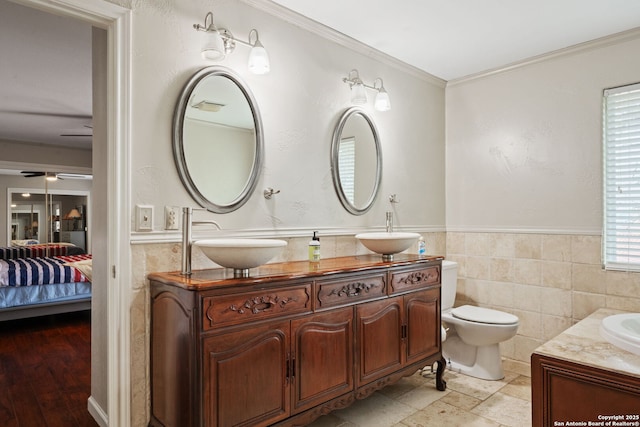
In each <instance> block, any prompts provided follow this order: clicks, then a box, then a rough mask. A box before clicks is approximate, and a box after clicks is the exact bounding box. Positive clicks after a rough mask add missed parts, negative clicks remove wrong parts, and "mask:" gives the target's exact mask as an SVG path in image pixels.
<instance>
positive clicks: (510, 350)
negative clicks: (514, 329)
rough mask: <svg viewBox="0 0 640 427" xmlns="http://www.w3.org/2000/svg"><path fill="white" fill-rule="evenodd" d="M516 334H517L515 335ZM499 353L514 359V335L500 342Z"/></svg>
mask: <svg viewBox="0 0 640 427" xmlns="http://www.w3.org/2000/svg"><path fill="white" fill-rule="evenodd" d="M516 336H517V335H516ZM500 354H501V355H502V357H506V358H509V359H512V360H513V359H515V357H516V340H515V337H513V338H511V339H510V340H507V341H503V342H501V343H500Z"/></svg>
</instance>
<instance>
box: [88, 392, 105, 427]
mask: <svg viewBox="0 0 640 427" xmlns="http://www.w3.org/2000/svg"><path fill="white" fill-rule="evenodd" d="M87 409H88V410H89V413H90V414H91V416H92V417H93V419H94V420H96V422H97V423H98V425H99V426H100V427H109V417H108V416H107V414H106V413H105V412H104V411H103V410H102V408H101V407H100V405H98V402H96V400H95V399H94V398H93V396H89V399H88V401H87Z"/></svg>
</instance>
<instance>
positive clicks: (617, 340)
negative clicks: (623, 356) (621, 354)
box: [600, 313, 640, 355]
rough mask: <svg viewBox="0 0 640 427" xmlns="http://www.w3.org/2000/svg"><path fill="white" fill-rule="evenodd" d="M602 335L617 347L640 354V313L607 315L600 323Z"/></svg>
mask: <svg viewBox="0 0 640 427" xmlns="http://www.w3.org/2000/svg"><path fill="white" fill-rule="evenodd" d="M600 335H602V337H603V338H604V339H606V340H607V341H609V342H610V343H611V344H613V345H615V346H616V347H619V348H621V349H623V350H627V351H630V352H631V353H634V354H637V355H640V313H624V314H614V315H612V316H607V317H605V318H604V319H602V323H601V324H600Z"/></svg>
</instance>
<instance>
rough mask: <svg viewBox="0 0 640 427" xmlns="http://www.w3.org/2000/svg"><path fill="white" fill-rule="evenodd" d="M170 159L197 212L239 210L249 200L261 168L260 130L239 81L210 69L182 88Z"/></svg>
mask: <svg viewBox="0 0 640 427" xmlns="http://www.w3.org/2000/svg"><path fill="white" fill-rule="evenodd" d="M173 129H174V134H173V154H174V159H175V162H176V166H177V168H178V173H179V175H180V179H181V180H182V182H183V184H184V186H185V187H186V189H187V191H188V192H189V194H191V196H192V197H193V198H194V199H195V200H196V202H198V203H199V204H200V205H201V206H203V207H205V208H206V209H208V210H210V211H212V212H216V213H226V212H231V211H233V210H236V209H238V208H239V207H240V206H242V205H243V204H244V203H246V201H247V200H248V199H249V197H250V196H251V194H252V192H253V190H254V188H255V186H256V184H257V180H258V174H259V172H260V168H261V162H262V151H263V142H262V138H263V136H262V124H261V121H260V114H259V111H258V107H257V105H256V102H255V100H254V99H253V95H252V94H251V92H250V91H249V88H248V87H247V86H246V85H245V84H244V83H243V82H242V80H241V79H240V77H239V76H238V75H236V74H235V73H234V72H232V71H231V70H228V69H226V68H223V67H208V68H205V69H203V70H200V71H199V72H197V73H196V74H194V75H193V76H192V77H191V79H190V80H189V82H188V83H187V84H186V85H185V87H184V89H183V90H182V93H181V94H180V98H179V100H178V104H177V106H176V111H175V114H174V123H173Z"/></svg>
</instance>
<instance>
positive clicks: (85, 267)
mask: <svg viewBox="0 0 640 427" xmlns="http://www.w3.org/2000/svg"><path fill="white" fill-rule="evenodd" d="M92 261H93V260H91V259H85V260H82V261H74V262H67V263H65V264H64V265H68V266H69V267H74V268H76V269H78V270H80V273H82V274H84V277H86V278H87V280H88V281H90V282H91V275H92V274H93V264H92V263H91V262H92Z"/></svg>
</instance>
